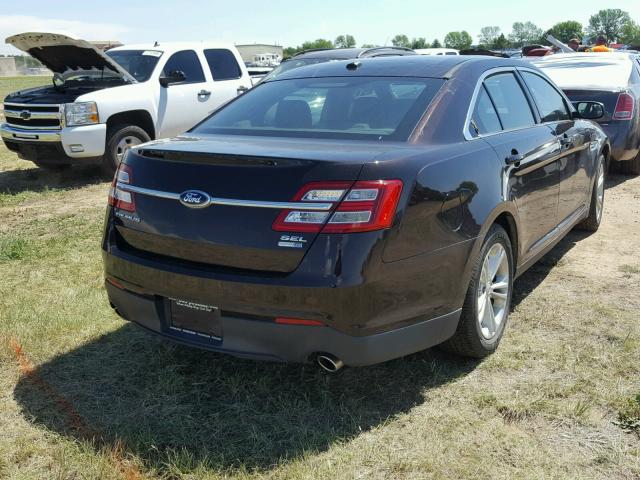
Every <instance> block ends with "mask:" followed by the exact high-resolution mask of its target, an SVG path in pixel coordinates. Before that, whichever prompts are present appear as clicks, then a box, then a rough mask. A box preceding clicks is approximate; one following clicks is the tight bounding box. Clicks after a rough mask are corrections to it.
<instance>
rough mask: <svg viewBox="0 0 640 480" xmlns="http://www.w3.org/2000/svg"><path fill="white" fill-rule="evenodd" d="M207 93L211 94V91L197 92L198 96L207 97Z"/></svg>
mask: <svg viewBox="0 0 640 480" xmlns="http://www.w3.org/2000/svg"><path fill="white" fill-rule="evenodd" d="M209 95H211V92H210V91H209V90H200V91H199V92H198V96H199V97H208V96H209Z"/></svg>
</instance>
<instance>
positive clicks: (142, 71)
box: [106, 50, 162, 82]
mask: <svg viewBox="0 0 640 480" xmlns="http://www.w3.org/2000/svg"><path fill="white" fill-rule="evenodd" d="M106 53H107V56H109V57H111V58H112V59H113V60H115V61H116V63H118V64H119V65H120V66H121V67H122V68H124V69H125V70H126V71H127V72H129V74H130V75H131V76H132V77H133V78H135V79H136V80H137V81H139V82H146V81H147V80H149V77H150V76H151V74H152V73H153V69H154V68H155V67H156V64H157V63H158V60H159V59H160V57H161V56H162V52H161V51H159V50H111V51H109V52H106Z"/></svg>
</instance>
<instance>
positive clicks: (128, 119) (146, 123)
mask: <svg viewBox="0 0 640 480" xmlns="http://www.w3.org/2000/svg"><path fill="white" fill-rule="evenodd" d="M116 125H134V126H136V127H140V128H141V129H143V130H144V131H145V132H147V135H149V138H151V139H152V140H154V139H155V138H156V131H155V130H156V129H155V125H154V123H153V119H152V118H151V114H150V113H149V112H147V111H146V110H128V111H126V112H119V113H115V114H113V115H111V116H110V117H109V118H108V119H107V130H109V129H110V128H112V127H114V126H116Z"/></svg>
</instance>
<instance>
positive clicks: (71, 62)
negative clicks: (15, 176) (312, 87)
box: [0, 33, 252, 173]
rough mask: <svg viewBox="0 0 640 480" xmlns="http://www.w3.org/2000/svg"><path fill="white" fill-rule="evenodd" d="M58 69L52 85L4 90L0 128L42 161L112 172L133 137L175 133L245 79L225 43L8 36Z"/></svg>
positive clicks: (26, 155)
mask: <svg viewBox="0 0 640 480" xmlns="http://www.w3.org/2000/svg"><path fill="white" fill-rule="evenodd" d="M6 42H7V43H9V44H11V45H13V46H14V47H16V48H18V49H20V50H22V51H24V52H27V53H28V54H29V55H31V56H32V57H34V58H36V59H38V60H39V61H40V62H41V63H42V64H44V65H45V66H46V67H47V68H49V69H50V70H51V71H53V72H54V78H53V84H52V85H50V86H45V87H39V88H33V89H29V90H23V91H20V92H15V93H12V94H10V95H8V96H7V97H6V98H5V100H4V116H5V118H6V123H3V124H2V125H0V135H2V140H3V141H4V143H5V145H6V146H7V148H9V150H11V151H14V152H16V153H17V154H18V155H19V156H20V158H23V159H25V160H31V161H33V162H34V163H35V164H37V165H39V166H41V167H44V168H52V169H56V168H61V167H63V166H66V165H70V164H74V163H79V164H88V163H99V164H101V165H102V166H103V169H104V171H105V172H106V173H110V172H113V171H114V170H115V168H116V166H117V165H118V163H119V162H120V160H121V159H122V156H123V155H124V153H125V151H126V150H127V149H128V148H129V147H131V146H132V145H138V144H140V143H143V142H146V141H149V140H151V139H156V138H165V137H172V136H175V135H178V134H180V133H183V132H185V131H186V130H188V129H190V128H191V127H193V126H194V125H195V124H197V123H198V122H199V121H200V120H202V119H204V118H205V117H206V116H207V115H208V114H209V113H210V112H212V111H213V110H215V109H216V108H217V107H219V106H220V105H222V104H223V103H226V102H227V101H229V100H231V99H232V98H234V97H236V96H237V95H240V94H241V93H243V92H245V91H246V90H248V89H249V88H251V85H252V84H251V79H250V77H249V74H248V72H247V70H246V67H245V65H244V63H243V62H242V59H241V57H240V54H239V53H238V51H237V50H236V48H235V47H233V46H231V45H223V44H214V43H166V44H158V43H157V42H156V43H155V44H147V45H128V46H124V47H118V48H114V49H111V50H109V51H108V52H106V53H105V52H102V51H101V50H98V49H96V48H95V47H94V46H92V45H91V44H90V43H88V42H86V41H84V40H78V39H75V38H71V37H68V36H66V35H59V34H53V33H22V34H19V35H15V36H12V37H9V38H7V39H6Z"/></svg>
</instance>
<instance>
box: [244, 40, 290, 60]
mask: <svg viewBox="0 0 640 480" xmlns="http://www.w3.org/2000/svg"><path fill="white" fill-rule="evenodd" d="M236 48H237V49H238V51H239V52H240V56H241V57H242V60H244V62H245V63H264V59H265V58H267V57H269V58H275V57H277V58H279V59H280V60H282V55H283V53H284V49H283V48H282V45H268V44H265V43H253V44H249V45H236ZM274 56H275V57H274ZM261 58H262V60H261ZM275 63H279V61H278V62H275Z"/></svg>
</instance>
